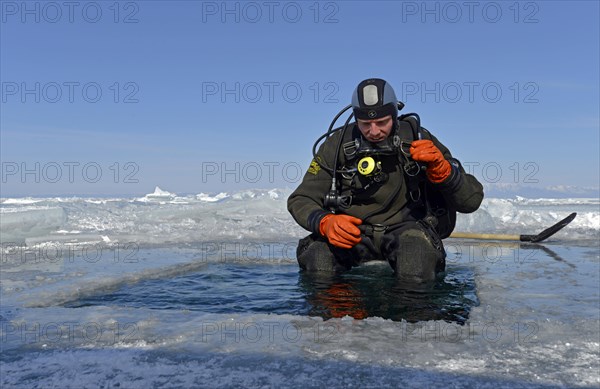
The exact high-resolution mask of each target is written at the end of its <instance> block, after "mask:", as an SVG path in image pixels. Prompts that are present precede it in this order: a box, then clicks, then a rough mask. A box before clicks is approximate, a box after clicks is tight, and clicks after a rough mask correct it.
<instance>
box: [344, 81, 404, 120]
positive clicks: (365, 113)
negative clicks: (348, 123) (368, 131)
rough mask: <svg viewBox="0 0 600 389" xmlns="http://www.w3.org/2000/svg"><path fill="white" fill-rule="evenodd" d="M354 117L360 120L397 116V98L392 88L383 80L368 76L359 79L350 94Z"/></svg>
mask: <svg viewBox="0 0 600 389" xmlns="http://www.w3.org/2000/svg"><path fill="white" fill-rule="evenodd" d="M352 110H353V112H354V117H355V118H357V119H361V120H374V119H380V118H382V117H385V116H387V115H392V117H397V116H398V100H397V99H396V94H395V93H394V89H393V88H392V86H391V85H390V84H388V83H387V82H386V81H385V80H382V79H380V78H369V79H367V80H364V81H361V82H360V84H358V86H357V87H356V89H355V90H354V93H353V94H352Z"/></svg>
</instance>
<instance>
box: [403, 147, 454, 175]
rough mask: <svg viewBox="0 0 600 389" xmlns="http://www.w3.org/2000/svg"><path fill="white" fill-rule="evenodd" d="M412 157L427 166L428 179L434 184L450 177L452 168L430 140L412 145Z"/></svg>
mask: <svg viewBox="0 0 600 389" xmlns="http://www.w3.org/2000/svg"><path fill="white" fill-rule="evenodd" d="M410 155H411V156H412V159H414V160H415V161H417V162H425V163H426V164H427V172H426V173H427V178H428V179H429V181H431V182H433V183H434V184H437V183H440V182H442V181H444V180H445V179H446V178H448V177H449V176H450V173H451V172H452V166H450V162H448V161H446V158H444V155H443V154H442V152H441V151H440V149H438V148H437V147H436V146H435V145H434V144H433V142H432V141H430V140H429V139H422V140H415V141H413V142H412V143H411V145H410Z"/></svg>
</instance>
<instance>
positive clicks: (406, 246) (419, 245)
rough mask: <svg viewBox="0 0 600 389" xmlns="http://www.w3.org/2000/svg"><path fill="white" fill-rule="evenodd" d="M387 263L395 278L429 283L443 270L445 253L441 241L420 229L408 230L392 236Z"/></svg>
mask: <svg viewBox="0 0 600 389" xmlns="http://www.w3.org/2000/svg"><path fill="white" fill-rule="evenodd" d="M393 240H394V242H393V244H392V246H393V250H392V251H391V252H390V253H388V255H387V257H388V261H389V262H390V265H391V266H392V269H393V270H394V272H395V274H396V277H398V278H404V279H410V280H416V281H431V280H434V279H435V278H436V276H437V274H438V273H440V272H443V271H444V270H445V263H446V262H445V258H446V253H445V251H444V248H443V245H442V243H441V240H439V239H437V240H436V237H432V236H431V235H430V234H429V233H427V232H426V231H425V230H424V229H422V228H408V229H405V230H403V231H401V232H399V233H397V234H395V235H394V236H393Z"/></svg>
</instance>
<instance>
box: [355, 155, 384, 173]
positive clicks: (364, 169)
mask: <svg viewBox="0 0 600 389" xmlns="http://www.w3.org/2000/svg"><path fill="white" fill-rule="evenodd" d="M375 169H377V171H380V170H381V162H375V160H374V159H373V157H364V158H361V160H360V161H358V172H359V173H360V174H362V175H363V176H370V175H371V174H373V172H375Z"/></svg>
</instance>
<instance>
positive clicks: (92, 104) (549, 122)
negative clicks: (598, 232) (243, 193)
mask: <svg viewBox="0 0 600 389" xmlns="http://www.w3.org/2000/svg"><path fill="white" fill-rule="evenodd" d="M68 4H71V5H65V3H64V2H36V1H29V2H21V1H18V2H13V1H2V2H1V12H2V14H1V25H0V78H1V82H2V101H1V112H0V113H1V115H0V116H1V118H0V126H1V145H0V148H1V160H2V190H1V192H2V193H1V194H0V195H1V196H2V197H10V196H28V195H31V196H35V195H44V194H55V195H69V194H89V195H108V194H144V193H149V192H151V191H153V189H154V187H155V186H156V185H158V186H160V187H161V188H163V189H165V190H169V191H172V192H177V193H199V192H219V191H235V190H242V189H246V188H272V187H290V188H293V187H295V186H296V185H297V184H298V183H299V179H300V178H301V175H302V174H303V171H304V170H305V169H306V168H307V167H308V164H309V162H310V159H311V147H312V144H313V142H314V140H315V139H316V138H317V137H318V136H319V135H320V134H322V133H323V132H324V131H325V130H326V129H327V127H328V125H329V123H330V121H331V119H332V118H333V117H334V116H335V114H336V113H337V112H338V111H339V110H340V109H341V108H343V107H344V106H346V105H347V104H348V103H349V102H350V96H351V93H352V90H353V88H355V86H356V85H357V84H358V82H360V81H361V80H363V79H365V78H370V77H380V78H384V79H386V80H388V81H389V82H390V83H391V84H392V86H393V87H394V88H395V90H396V94H397V95H398V97H399V98H400V99H401V100H403V101H404V102H405V103H406V108H405V111H406V112H417V113H419V114H420V116H421V119H422V124H423V125H424V126H425V127H426V128H428V129H429V130H431V131H432V132H433V133H434V134H435V135H436V136H437V137H438V138H439V139H440V140H441V141H442V142H443V143H444V144H446V145H447V146H448V147H449V148H450V149H451V151H452V152H453V154H454V155H455V156H456V157H457V158H458V159H460V160H461V161H462V162H463V163H464V164H466V165H467V167H468V168H469V169H470V171H472V172H473V173H474V174H475V175H476V176H477V177H478V178H479V179H480V180H482V181H483V182H485V183H500V184H517V185H524V186H534V187H540V188H543V187H549V186H558V185H566V186H580V187H581V186H583V187H598V186H599V180H600V178H599V177H600V173H599V166H600V159H599V154H600V140H599V133H600V118H599V117H600V112H599V109H600V108H599V107H600V97H599V96H600V86H599V85H600V80H599V73H600V71H599V70H600V62H599V55H600V54H599V47H600V42H599V36H600V30H599V19H600V18H599V16H600V10H599V3H598V2H597V1H569V2H567V1H523V2H515V1H507V2H504V1H496V2H478V1H474V2H436V1H428V2H422V1H397V2H393V1H381V2H378V1H333V2H332V1H323V2H315V1H296V2H292V1H290V2H285V1H276V2H262V1H259V2H221V1H218V2H201V1H123V2H119V3H117V2H114V1H106V2H105V1H96V2H87V1H81V2H74V3H68Z"/></svg>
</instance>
